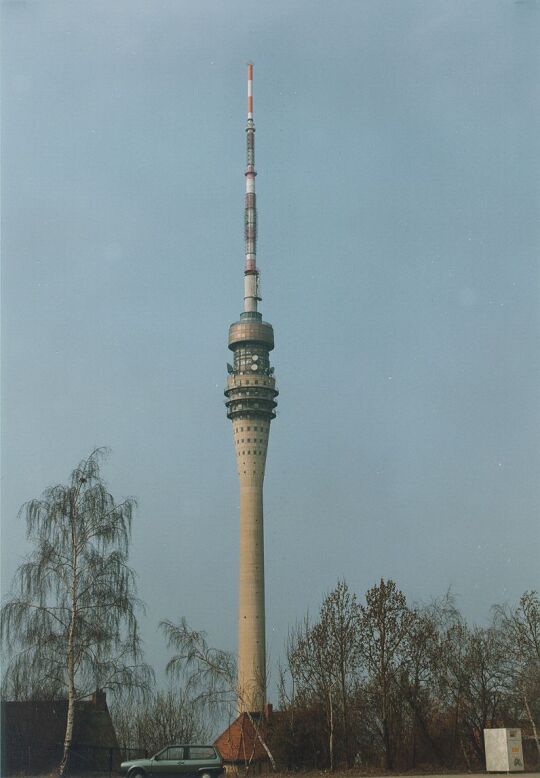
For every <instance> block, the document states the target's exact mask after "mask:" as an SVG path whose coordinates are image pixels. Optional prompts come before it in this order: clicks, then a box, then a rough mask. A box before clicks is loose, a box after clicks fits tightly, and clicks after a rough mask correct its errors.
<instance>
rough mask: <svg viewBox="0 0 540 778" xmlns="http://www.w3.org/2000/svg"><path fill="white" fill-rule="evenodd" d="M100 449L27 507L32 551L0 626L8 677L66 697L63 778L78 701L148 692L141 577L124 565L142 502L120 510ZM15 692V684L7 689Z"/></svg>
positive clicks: (129, 501)
mask: <svg viewBox="0 0 540 778" xmlns="http://www.w3.org/2000/svg"><path fill="white" fill-rule="evenodd" d="M103 454H104V450H103V449H96V450H95V451H93V452H92V453H91V454H90V456H89V457H88V458H87V459H85V460H83V461H82V462H81V463H80V464H79V466H78V467H77V468H76V469H75V470H74V471H73V473H72V474H71V478H70V481H69V483H68V484H67V485H64V484H59V485H57V486H53V487H51V488H49V489H47V490H46V491H45V492H44V494H43V496H42V498H41V499H39V500H37V499H36V500H31V501H30V502H28V503H26V504H25V505H23V507H22V508H21V511H20V515H21V516H23V517H24V518H25V519H26V527H27V537H28V539H29V540H30V541H31V542H32V543H33V545H34V549H33V551H32V552H31V554H30V556H29V558H28V559H27V561H26V562H24V564H22V565H21V566H20V567H19V569H18V570H17V573H16V575H15V577H14V581H13V588H12V592H11V593H10V596H9V598H8V599H7V601H6V602H5V604H4V605H3V607H2V613H1V619H0V625H1V633H2V639H3V640H4V641H5V643H6V645H7V648H8V654H9V656H10V662H9V665H8V668H7V675H8V676H11V677H12V678H20V677H21V676H23V675H24V674H27V675H28V677H30V678H33V679H35V682H36V684H35V685H36V689H39V688H45V689H46V688H47V687H51V688H54V689H56V690H59V689H61V690H63V693H64V694H66V693H67V699H68V708H67V721H66V731H65V738H64V748H63V756H62V760H61V763H60V766H59V774H60V775H63V774H64V772H65V771H66V766H67V764H68V759H69V754H70V748H71V744H72V738H73V724H74V716H75V702H76V701H77V700H78V699H81V698H82V697H85V696H87V695H88V694H89V693H91V692H92V691H93V690H95V689H98V688H99V689H118V688H124V687H126V686H132V687H139V688H144V687H145V686H146V684H147V683H148V681H149V680H150V678H151V675H152V673H151V670H150V669H149V668H148V667H147V666H146V665H144V664H143V663H142V659H141V648H140V641H139V633H138V630H137V619H136V610H137V608H138V606H140V605H141V603H140V601H139V600H138V599H137V597H136V595H135V581H134V573H133V571H132V570H131V569H130V568H129V567H128V565H127V553H128V546H129V539H130V531H131V520H132V515H133V508H134V505H135V501H134V500H133V499H132V498H128V499H126V500H124V501H123V502H120V503H116V502H115V500H114V498H113V497H112V495H111V494H109V492H108V491H107V488H106V485H105V483H104V481H103V479H102V477H101V473H100V468H99V462H100V459H101V458H102V456H103ZM8 687H9V684H8Z"/></svg>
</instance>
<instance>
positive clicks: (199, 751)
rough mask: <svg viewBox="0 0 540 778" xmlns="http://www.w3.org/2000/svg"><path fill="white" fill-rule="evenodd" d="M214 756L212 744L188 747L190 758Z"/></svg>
mask: <svg viewBox="0 0 540 778" xmlns="http://www.w3.org/2000/svg"><path fill="white" fill-rule="evenodd" d="M215 756H216V752H215V751H214V749H213V748H212V746H191V747H190V749H189V758H190V759H215Z"/></svg>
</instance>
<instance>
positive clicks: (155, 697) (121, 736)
mask: <svg viewBox="0 0 540 778" xmlns="http://www.w3.org/2000/svg"><path fill="white" fill-rule="evenodd" d="M111 716H112V719H113V722H114V728H115V731H116V736H117V738H118V742H119V744H120V747H121V748H122V750H123V751H124V752H125V754H126V758H129V752H130V750H133V749H137V750H140V751H142V752H144V753H147V754H154V753H156V751H158V750H159V749H160V748H162V747H163V746H164V745H166V744H167V743H196V742H204V741H206V740H207V739H208V736H209V735H208V727H207V724H206V721H205V717H204V715H203V711H202V709H201V706H200V705H198V704H197V703H196V702H194V701H193V700H192V699H190V697H189V695H188V694H187V692H186V690H185V689H183V688H181V687H180V688H178V687H175V686H170V687H169V688H168V689H166V690H160V691H156V692H154V693H152V694H150V695H147V696H146V698H145V699H140V697H139V696H135V697H134V696H133V695H132V694H130V693H129V691H128V693H127V694H124V695H121V696H120V697H118V698H117V699H115V701H114V703H113V705H112V706H111Z"/></svg>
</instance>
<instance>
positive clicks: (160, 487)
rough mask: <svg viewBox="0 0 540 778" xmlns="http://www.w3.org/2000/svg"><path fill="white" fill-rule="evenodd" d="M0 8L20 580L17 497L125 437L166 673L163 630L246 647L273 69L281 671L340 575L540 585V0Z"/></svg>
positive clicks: (267, 295)
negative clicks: (239, 460)
mask: <svg viewBox="0 0 540 778" xmlns="http://www.w3.org/2000/svg"><path fill="white" fill-rule="evenodd" d="M2 10H3V25H2V29H3V62H2V65H3V67H2V70H3V79H4V83H3V92H2V94H3V155H2V156H3V204H2V207H3V236H2V237H3V278H2V280H3V327H2V334H3V433H2V443H3V447H2V448H3V526H2V541H3V543H2V546H3V565H2V570H3V581H4V591H5V588H6V584H7V583H8V582H9V581H10V580H11V577H12V575H13V572H14V570H15V567H16V564H17V563H18V561H19V560H20V556H21V555H22V554H24V553H25V550H26V549H27V546H26V545H25V540H24V526H23V525H22V522H21V521H20V520H17V518H16V514H17V510H18V508H19V506H20V505H21V504H22V503H23V502H24V501H25V500H26V499H28V498H30V497H35V496H38V495H39V494H40V493H41V492H42V490H43V489H44V488H45V487H46V486H48V485H50V484H52V483H55V482H59V481H62V480H65V479H66V478H67V476H68V474H69V472H70V470H71V469H72V468H73V466H74V465H75V464H76V463H77V462H78V461H79V460H80V459H81V458H82V457H83V456H84V455H86V454H88V453H89V451H90V450H91V449H92V448H93V447H95V446H98V445H107V446H110V447H111V448H112V454H111V456H110V458H109V460H108V461H107V463H106V464H105V466H104V468H105V469H104V472H105V475H106V477H107V479H108V482H109V486H110V488H111V491H112V492H113V493H114V494H115V495H116V496H117V497H122V496H125V495H128V494H130V495H134V496H136V497H137V498H138V501H139V510H138V513H137V517H136V521H135V524H134V531H133V545H132V554H131V562H132V564H133V566H134V567H135V568H136V569H137V570H138V573H139V591H140V594H141V596H142V597H143V598H144V599H145V600H146V602H147V605H148V616H147V618H146V619H145V620H144V623H143V634H144V637H145V640H146V644H147V658H148V660H149V661H151V662H152V663H153V664H155V665H156V668H157V669H158V670H159V668H160V667H162V666H163V665H164V663H165V659H166V651H165V648H164V646H163V644H162V641H161V639H160V638H158V637H156V636H155V630H156V625H157V623H158V621H159V620H160V619H162V618H172V619H174V618H179V617H180V616H186V618H187V619H188V621H190V622H191V623H192V624H193V626H196V627H198V628H205V629H207V631H208V633H209V637H210V640H211V642H212V643H214V644H216V645H220V646H223V647H225V648H230V649H233V648H234V646H235V640H236V579H237V562H238V484H237V478H236V471H235V462H234V451H233V444H232V434H231V430H230V422H228V421H227V419H226V417H225V408H224V406H223V402H222V401H223V388H224V384H225V377H226V369H225V365H226V362H227V361H228V360H229V359H230V357H229V356H228V353H229V352H228V350H227V347H226V342H227V328H228V325H229V324H230V323H231V322H232V321H234V320H235V319H236V318H237V316H238V313H239V311H240V309H241V304H242V268H243V235H242V231H243V226H242V225H243V191H244V178H243V168H244V123H245V118H244V117H245V63H246V62H247V61H248V60H253V61H254V62H255V123H256V126H257V135H256V156H257V169H258V172H259V176H258V179H257V191H258V206H259V236H260V237H259V251H258V256H259V263H260V266H261V269H262V283H263V303H262V311H263V315H264V317H265V319H267V320H268V321H270V322H272V324H273V325H274V329H275V333H276V350H275V352H274V359H273V361H274V364H275V366H276V376H277V379H278V384H279V388H280V397H279V408H278V410H279V415H278V418H277V419H276V421H275V422H273V425H272V432H271V436H270V444H269V454H268V464H267V472H266V484H265V511H266V517H265V520H266V559H267V619H268V624H267V628H268V642H269V647H270V652H271V656H272V658H273V660H274V661H275V660H276V659H277V658H278V656H279V654H280V652H281V649H282V646H283V642H284V639H285V636H286V631H287V627H288V625H290V624H292V623H293V622H294V621H295V620H296V619H298V618H301V617H302V615H303V614H304V613H305V611H306V609H308V608H309V609H310V610H311V611H312V612H314V611H316V609H317V607H318V605H319V603H320V600H321V596H322V594H323V593H324V592H325V591H328V590H329V589H330V588H331V587H332V586H333V585H334V584H335V583H336V581H337V579H338V577H345V578H346V579H347V581H348V582H349V584H350V586H351V587H352V588H354V589H355V590H356V591H358V592H359V593H363V592H364V591H365V590H366V589H367V588H368V587H369V586H371V585H373V583H375V582H376V581H377V579H379V578H380V577H381V576H385V577H392V578H394V579H395V580H396V581H397V583H398V585H399V586H400V587H401V588H402V589H403V590H404V591H405V593H406V594H407V596H408V598H409V599H410V600H412V601H414V600H421V599H424V600H425V599H428V598H429V597H430V596H437V595H441V594H442V593H444V592H445V591H446V590H447V589H448V587H450V586H451V587H452V588H453V590H454V591H455V592H456V593H457V594H458V595H459V599H458V603H459V604H460V606H461V607H462V609H463V612H464V614H465V615H466V616H467V618H469V619H471V620H476V621H478V622H482V621H485V620H486V619H487V618H488V615H489V607H490V605H492V604H493V603H495V602H503V601H505V600H508V601H515V600H516V599H517V598H518V597H519V595H520V594H521V593H522V592H523V591H524V590H525V589H528V588H535V587H536V588H537V587H538V586H539V585H540V582H539V576H538V551H539V540H540V537H539V521H538V520H539V512H538V505H539V499H538V498H539V494H538V483H539V480H538V476H539V470H540V468H539V465H540V454H539V439H540V438H539V433H540V410H539V403H538V397H539V390H540V362H539V357H538V336H539V332H540V315H539V306H538V301H539V273H538V249H539V245H540V230H539V226H538V206H539V199H540V198H539V185H538V182H539V180H540V179H539V166H538V160H539V150H540V148H539V147H540V142H539V132H538V127H539V122H538V119H539V115H538V114H539V110H538V104H539V102H538V98H539V95H538V85H539V83H540V80H539V56H538V46H537V43H538V39H539V32H540V30H539V26H540V25H539V14H540V8H539V6H538V3H537V2H535V0H517V1H516V2H501V1H497V0H485V2H484V1H479V2H471V1H470V0H467V1H466V2H448V1H447V0H444V1H442V2H439V1H438V0H424V1H423V2H413V1H407V2H395V1H393V2H385V1H384V0H373V1H370V2H345V1H343V0H342V1H341V2H337V3H329V2H314V1H313V0H294V2H272V3H262V2H261V3H241V2H236V1H233V2H204V1H203V2H200V1H197V2H172V0H169V1H168V2H160V1H159V0H154V1H153V2H150V0H148V1H147V2H138V1H137V0H129V2H128V1H127V0H115V2H114V3H111V2H109V0H107V2H95V1H94V0H90V2H86V3H76V2H24V1H22V2H19V1H18V0H12V1H10V2H4V3H3V5H2Z"/></svg>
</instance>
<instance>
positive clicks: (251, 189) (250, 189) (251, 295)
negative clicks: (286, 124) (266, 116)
mask: <svg viewBox="0 0 540 778" xmlns="http://www.w3.org/2000/svg"><path fill="white" fill-rule="evenodd" d="M246 155H247V160H246V204H245V210H244V236H245V246H246V264H245V270H244V311H251V312H256V311H257V303H258V301H259V300H260V299H261V298H260V296H259V271H258V270H257V204H256V195H255V176H256V175H257V172H256V170H255V124H254V122H253V65H252V64H251V63H250V64H249V65H248V73H247V125H246Z"/></svg>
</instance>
